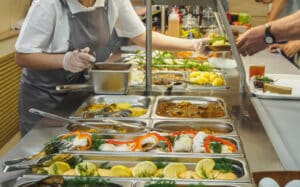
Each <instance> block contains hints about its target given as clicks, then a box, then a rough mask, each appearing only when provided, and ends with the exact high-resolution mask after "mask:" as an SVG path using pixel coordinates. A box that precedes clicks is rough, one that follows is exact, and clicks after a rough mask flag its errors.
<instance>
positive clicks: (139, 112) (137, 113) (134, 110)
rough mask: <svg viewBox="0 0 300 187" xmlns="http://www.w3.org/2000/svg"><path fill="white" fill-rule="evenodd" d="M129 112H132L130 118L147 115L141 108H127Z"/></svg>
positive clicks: (145, 110)
mask: <svg viewBox="0 0 300 187" xmlns="http://www.w3.org/2000/svg"><path fill="white" fill-rule="evenodd" d="M129 110H130V111H131V112H132V114H131V116H133V117H135V116H142V115H144V114H146V113H147V109H145V108H142V107H132V108H129Z"/></svg>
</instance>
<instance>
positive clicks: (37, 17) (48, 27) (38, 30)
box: [15, 1, 55, 53]
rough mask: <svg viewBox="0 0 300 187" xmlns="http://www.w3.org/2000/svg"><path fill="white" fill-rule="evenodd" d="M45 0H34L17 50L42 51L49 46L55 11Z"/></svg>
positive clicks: (27, 51)
mask: <svg viewBox="0 0 300 187" xmlns="http://www.w3.org/2000/svg"><path fill="white" fill-rule="evenodd" d="M43 2H45V1H34V2H33V4H32V6H31V7H30V9H29V12H28V14H27V16H26V18H25V21H24V24H23V26H22V29H21V32H20V35H19V38H18V40H17V42H16V45H15V47H16V51H17V52H21V53H40V52H43V51H44V50H45V49H47V48H48V47H49V44H50V42H51V37H52V33H53V28H54V22H55V21H54V20H55V11H54V10H52V9H51V6H49V7H46V6H48V5H49V4H47V3H46V4H42V3H43Z"/></svg>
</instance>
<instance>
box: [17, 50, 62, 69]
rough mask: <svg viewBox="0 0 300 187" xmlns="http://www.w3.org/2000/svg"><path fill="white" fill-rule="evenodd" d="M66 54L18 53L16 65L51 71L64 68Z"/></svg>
mask: <svg viewBox="0 0 300 187" xmlns="http://www.w3.org/2000/svg"><path fill="white" fill-rule="evenodd" d="M63 58H64V54H46V53H31V54H25V53H18V52H17V53H16V58H15V60H16V63H17V64H18V65H19V66H20V67H25V68H30V69H35V70H51V69H61V68H63V65H62V62H63Z"/></svg>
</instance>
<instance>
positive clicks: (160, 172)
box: [154, 168, 164, 178]
mask: <svg viewBox="0 0 300 187" xmlns="http://www.w3.org/2000/svg"><path fill="white" fill-rule="evenodd" d="M154 177H158V178H163V177H164V169H163V168H162V169H158V170H157V171H156V173H155V174H154Z"/></svg>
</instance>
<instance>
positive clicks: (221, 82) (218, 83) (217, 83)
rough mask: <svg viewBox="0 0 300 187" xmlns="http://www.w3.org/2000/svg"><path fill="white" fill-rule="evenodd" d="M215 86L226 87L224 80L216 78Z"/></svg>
mask: <svg viewBox="0 0 300 187" xmlns="http://www.w3.org/2000/svg"><path fill="white" fill-rule="evenodd" d="M212 85H213V86H223V85H224V80H223V79H222V78H219V77H218V78H216V79H214V80H213V82H212Z"/></svg>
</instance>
